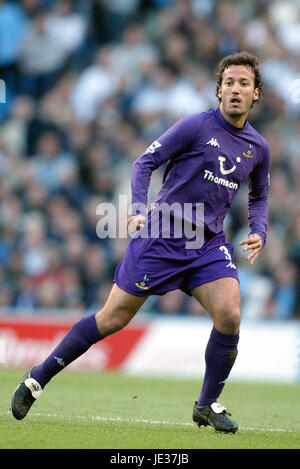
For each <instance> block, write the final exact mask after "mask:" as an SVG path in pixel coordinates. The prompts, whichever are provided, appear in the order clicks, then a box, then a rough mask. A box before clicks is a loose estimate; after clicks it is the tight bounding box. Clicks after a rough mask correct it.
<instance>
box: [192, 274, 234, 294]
mask: <svg viewBox="0 0 300 469" xmlns="http://www.w3.org/2000/svg"><path fill="white" fill-rule="evenodd" d="M220 278H235V279H236V280H237V281H238V282H239V283H240V280H239V277H238V275H233V274H228V275H226V274H220V275H214V276H213V277H211V278H209V279H205V280H204V281H203V282H201V281H200V280H199V281H198V282H196V283H195V285H192V286H188V287H187V288H186V289H185V290H183V291H184V293H187V294H188V295H190V296H192V294H191V290H192V289H193V288H196V287H199V286H200V285H204V284H205V283H209V282H213V281H214V280H218V279H220Z"/></svg>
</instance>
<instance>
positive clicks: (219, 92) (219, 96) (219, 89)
mask: <svg viewBox="0 0 300 469" xmlns="http://www.w3.org/2000/svg"><path fill="white" fill-rule="evenodd" d="M217 95H218V98H220V99H221V86H218V93H217Z"/></svg>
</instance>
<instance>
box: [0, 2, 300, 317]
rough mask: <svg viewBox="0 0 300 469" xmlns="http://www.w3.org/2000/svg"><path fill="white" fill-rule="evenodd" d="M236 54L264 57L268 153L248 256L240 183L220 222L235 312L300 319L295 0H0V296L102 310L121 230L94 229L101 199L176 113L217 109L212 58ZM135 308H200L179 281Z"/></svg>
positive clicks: (262, 110) (0, 302)
mask: <svg viewBox="0 0 300 469" xmlns="http://www.w3.org/2000/svg"><path fill="white" fill-rule="evenodd" d="M238 50H248V51H250V52H252V53H254V54H256V55H257V56H258V57H259V58H260V62H261V69H262V73H263V79H264V82H265V87H264V93H263V98H262V99H261V101H260V102H259V103H258V104H256V105H255V106H254V108H253V110H252V111H251V113H250V115H249V121H250V123H251V124H252V125H254V127H255V128H256V129H257V130H258V131H259V132H260V133H262V135H264V137H265V138H266V139H267V140H268V142H269V145H270V150H271V186H270V225H269V235H268V238H267V244H266V246H265V248H264V251H263V254H261V256H260V257H259V258H258V260H257V261H256V263H255V265H254V266H253V267H250V266H249V264H248V263H247V262H246V261H245V255H244V253H242V250H241V248H240V247H238V242H239V241H240V240H241V239H244V237H245V236H246V235H247V234H248V232H249V227H248V220H247V217H248V210H247V196H248V187H247V184H245V185H244V186H243V187H242V189H241V190H240V192H239V194H238V196H237V199H236V201H235V203H234V205H233V207H232V209H231V212H230V215H229V216H228V217H227V218H226V223H225V227H226V231H227V239H228V241H231V242H233V243H234V245H235V246H236V249H235V261H236V263H237V264H238V266H239V273H240V282H241V293H242V300H243V315H244V317H248V318H275V319H282V318H297V317H299V316H300V0H274V1H271V0H240V1H237V0H236V1H235V0H230V1H227V0H224V1H223V0H222V1H218V0H201V1H200V0H126V1H125V0H84V1H72V0H20V1H19V2H16V1H4V0H0V78H1V79H2V80H4V82H5V86H6V88H5V100H4V99H3V89H2V99H1V93H0V101H2V102H1V103H0V200H1V205H0V307H6V306H10V305H12V306H14V307H15V308H18V309H19V310H20V311H23V312H24V314H25V313H26V312H30V311H32V309H40V308H46V309H61V308H66V309H71V310H80V311H86V310H94V311H95V310H98V309H99V308H100V306H101V305H102V304H103V303H104V302H105V300H106V298H107V295H108V293H109V291H110V288H111V285H112V279H113V273H114V270H115V268H116V266H117V264H118V263H119V262H120V260H121V259H122V257H123V254H124V251H125V249H126V246H127V243H128V239H124V238H122V239H118V238H117V239H113V238H110V239H108V238H104V237H103V238H101V237H99V236H98V234H97V232H96V226H97V222H98V221H99V216H98V215H97V207H98V206H99V204H100V203H103V202H111V203H114V204H115V205H116V206H118V203H119V195H120V194H127V195H128V197H129V201H130V179H131V168H132V164H133V162H134V160H135V159H136V158H137V157H138V156H139V155H140V154H141V153H142V152H143V151H144V150H145V148H147V147H148V146H149V144H150V143H152V142H153V141H154V140H156V139H157V138H158V137H159V135H161V134H162V133H163V132H164V131H165V130H166V129H167V128H168V127H170V125H172V124H173V123H174V122H175V121H176V120H177V119H178V118H180V117H182V116H184V115H187V114H192V113H196V112H201V111H204V110H206V109H209V108H212V107H216V106H217V105H218V101H217V98H216V95H215V89H216V83H215V76H214V71H215V68H216V66H217V63H218V61H219V60H221V58H222V57H224V56H225V55H228V54H230V53H232V52H235V51H238ZM2 84H3V83H2ZM3 101H5V102H3ZM162 172H163V168H160V169H158V170H157V171H155V172H154V174H153V177H152V182H151V188H150V200H151V198H152V199H153V197H154V195H155V193H156V192H157V190H158V189H159V187H160V184H161V177H162ZM144 310H145V311H155V312H157V313H165V314H195V315H202V314H205V312H204V311H203V309H202V308H201V306H200V305H199V304H198V303H197V302H196V300H194V299H193V298H190V297H188V296H187V295H184V294H183V293H182V292H181V291H175V292H170V293H168V294H167V295H165V296H163V297H151V298H149V299H148V300H147V302H146V303H145V306H144Z"/></svg>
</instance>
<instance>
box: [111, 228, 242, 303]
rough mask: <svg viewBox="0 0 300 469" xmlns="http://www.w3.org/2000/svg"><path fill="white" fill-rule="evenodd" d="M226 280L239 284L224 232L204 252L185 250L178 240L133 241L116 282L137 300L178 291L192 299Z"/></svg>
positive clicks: (204, 246) (120, 266) (209, 243)
mask: <svg viewBox="0 0 300 469" xmlns="http://www.w3.org/2000/svg"><path fill="white" fill-rule="evenodd" d="M223 277H233V278H236V279H237V280H238V272H237V267H236V265H235V264H234V260H233V246H232V244H230V243H226V242H225V234H224V232H222V233H220V234H218V235H216V236H214V237H213V238H211V239H210V240H209V241H207V242H206V243H205V244H204V245H203V246H202V248H201V249H185V248H184V246H183V243H182V240H178V239H162V238H147V239H145V238H132V239H131V240H130V242H129V244H128V247H127V250H126V252H125V255H124V258H123V260H122V261H121V262H120V264H119V265H118V267H117V268H116V271H115V276H114V282H115V283H116V284H117V285H118V287H120V288H121V289H122V290H125V291H126V292H128V293H131V294H132V295H137V296H148V295H164V294H165V293H167V292H169V291H171V290H177V289H180V290H182V291H183V292H185V293H187V294H188V295H191V293H190V291H191V289H192V288H194V287H196V286H198V285H201V284H203V283H207V282H211V281H213V280H216V279H218V278H223Z"/></svg>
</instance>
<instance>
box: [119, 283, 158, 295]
mask: <svg viewBox="0 0 300 469" xmlns="http://www.w3.org/2000/svg"><path fill="white" fill-rule="evenodd" d="M113 283H115V284H116V285H117V286H118V287H119V288H120V289H121V290H123V291H125V292H126V293H130V295H134V296H150V295H151V293H147V290H145V292H143V291H141V292H138V293H137V292H133V291H131V290H130V289H129V288H127V287H126V288H124V287H123V286H121V285H119V283H118V282H117V281H116V280H113Z"/></svg>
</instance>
